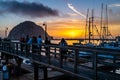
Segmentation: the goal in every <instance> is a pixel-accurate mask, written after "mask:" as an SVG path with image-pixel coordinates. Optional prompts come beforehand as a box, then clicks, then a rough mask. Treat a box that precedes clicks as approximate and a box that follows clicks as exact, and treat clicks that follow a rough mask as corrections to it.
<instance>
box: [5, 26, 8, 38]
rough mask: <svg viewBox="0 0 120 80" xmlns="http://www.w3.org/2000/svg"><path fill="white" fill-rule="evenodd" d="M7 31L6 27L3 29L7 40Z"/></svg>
mask: <svg viewBox="0 0 120 80" xmlns="http://www.w3.org/2000/svg"><path fill="white" fill-rule="evenodd" d="M7 30H8V27H6V28H5V37H6V38H7Z"/></svg>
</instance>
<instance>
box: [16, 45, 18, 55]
mask: <svg viewBox="0 0 120 80" xmlns="http://www.w3.org/2000/svg"><path fill="white" fill-rule="evenodd" d="M16 54H18V43H16Z"/></svg>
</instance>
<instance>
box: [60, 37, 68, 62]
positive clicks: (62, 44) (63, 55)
mask: <svg viewBox="0 0 120 80" xmlns="http://www.w3.org/2000/svg"><path fill="white" fill-rule="evenodd" d="M59 45H60V54H61V59H62V60H63V59H65V60H66V59H67V57H66V55H67V51H68V50H67V49H66V48H64V47H65V46H68V44H67V42H66V41H65V39H64V38H62V39H61V41H60V43H59Z"/></svg>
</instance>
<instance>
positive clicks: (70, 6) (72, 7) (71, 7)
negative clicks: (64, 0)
mask: <svg viewBox="0 0 120 80" xmlns="http://www.w3.org/2000/svg"><path fill="white" fill-rule="evenodd" d="M67 5H68V7H69V8H70V9H71V10H73V11H74V12H75V13H77V14H79V15H80V16H82V17H84V18H86V16H85V15H84V14H82V13H81V12H79V11H77V10H76V9H75V8H74V6H73V5H72V4H69V3H68V4H67Z"/></svg>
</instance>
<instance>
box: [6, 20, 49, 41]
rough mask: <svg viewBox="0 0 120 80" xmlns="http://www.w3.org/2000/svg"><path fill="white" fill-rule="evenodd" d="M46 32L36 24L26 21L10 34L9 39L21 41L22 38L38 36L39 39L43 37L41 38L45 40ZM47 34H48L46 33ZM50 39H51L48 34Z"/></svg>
mask: <svg viewBox="0 0 120 80" xmlns="http://www.w3.org/2000/svg"><path fill="white" fill-rule="evenodd" d="M44 34H45V31H44V29H43V28H42V27H41V26H38V25H36V24H35V23H34V22H31V21H25V22H22V23H20V24H18V25H16V26H15V27H14V28H13V29H12V30H11V31H10V33H9V35H8V38H9V39H20V37H22V36H23V37H26V35H29V36H30V37H32V36H36V37H38V36H39V35H41V37H42V38H43V39H44V38H45V35H44ZM46 34H47V33H46ZM47 36H48V37H50V36H49V35H48V34H47Z"/></svg>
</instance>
